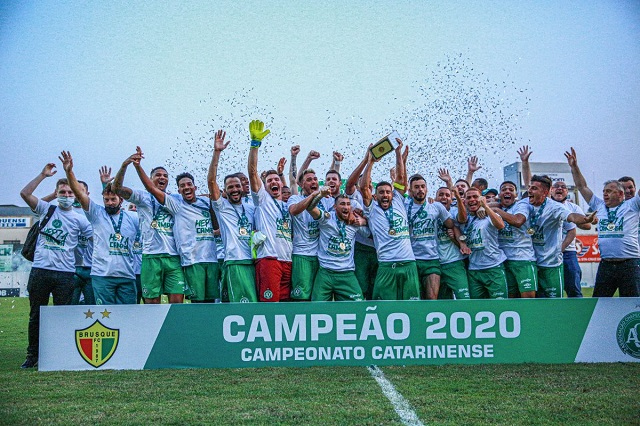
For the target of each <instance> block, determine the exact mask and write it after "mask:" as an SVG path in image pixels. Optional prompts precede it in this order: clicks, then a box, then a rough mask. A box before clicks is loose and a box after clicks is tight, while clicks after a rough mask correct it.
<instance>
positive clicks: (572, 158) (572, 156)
mask: <svg viewBox="0 0 640 426" xmlns="http://www.w3.org/2000/svg"><path fill="white" fill-rule="evenodd" d="M564 156H565V157H566V158H567V163H569V166H570V167H576V166H577V165H578V156H577V155H576V150H575V149H573V147H571V152H568V151H567V152H565V153H564Z"/></svg>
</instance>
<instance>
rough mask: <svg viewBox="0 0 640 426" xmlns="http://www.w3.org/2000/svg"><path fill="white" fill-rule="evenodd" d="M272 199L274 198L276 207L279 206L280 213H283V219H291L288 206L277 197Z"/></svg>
mask: <svg viewBox="0 0 640 426" xmlns="http://www.w3.org/2000/svg"><path fill="white" fill-rule="evenodd" d="M272 200H273V202H274V203H276V207H278V210H280V214H282V220H285V221H286V220H289V211H288V210H287V207H286V206H284V207H282V205H281V204H280V202H279V201H278V200H276V199H275V198H272ZM282 204H284V203H282ZM243 208H244V207H243Z"/></svg>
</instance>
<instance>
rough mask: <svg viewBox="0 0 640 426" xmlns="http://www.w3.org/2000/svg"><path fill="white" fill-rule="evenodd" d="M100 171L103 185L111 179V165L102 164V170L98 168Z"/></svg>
mask: <svg viewBox="0 0 640 426" xmlns="http://www.w3.org/2000/svg"><path fill="white" fill-rule="evenodd" d="M98 173H100V182H102V184H103V185H105V184H107V183H108V182H109V181H110V180H111V167H107V166H102V167H100V170H98Z"/></svg>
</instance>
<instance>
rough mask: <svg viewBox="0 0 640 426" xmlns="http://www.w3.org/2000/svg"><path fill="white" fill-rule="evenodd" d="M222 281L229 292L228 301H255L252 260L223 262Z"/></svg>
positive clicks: (254, 269)
mask: <svg viewBox="0 0 640 426" xmlns="http://www.w3.org/2000/svg"><path fill="white" fill-rule="evenodd" d="M222 282H223V286H225V287H226V288H227V290H228V292H229V302H241V303H248V302H257V301H258V296H257V295H256V267H255V266H254V265H253V260H228V261H225V262H224V268H223V271H222Z"/></svg>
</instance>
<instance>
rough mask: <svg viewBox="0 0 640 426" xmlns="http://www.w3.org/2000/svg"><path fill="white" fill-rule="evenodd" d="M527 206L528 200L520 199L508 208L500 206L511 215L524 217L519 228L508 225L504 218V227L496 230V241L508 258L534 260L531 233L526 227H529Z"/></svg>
mask: <svg viewBox="0 0 640 426" xmlns="http://www.w3.org/2000/svg"><path fill="white" fill-rule="evenodd" d="M529 206H530V204H529V200H521V201H517V202H516V203H515V204H513V205H512V206H511V207H509V208H505V207H502V210H504V211H505V212H507V213H509V214H512V215H517V214H521V215H523V216H524V217H525V219H526V221H525V223H524V224H523V225H522V226H521V227H520V228H518V227H516V226H511V225H509V224H508V223H507V221H506V220H505V221H504V224H505V227H504V228H503V229H501V230H499V231H498V243H499V244H500V248H501V249H502V251H504V254H505V255H506V256H507V259H508V260H528V261H530V262H535V260H536V255H535V252H534V251H533V243H532V242H531V235H529V234H528V233H527V229H529V211H530V209H529Z"/></svg>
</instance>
